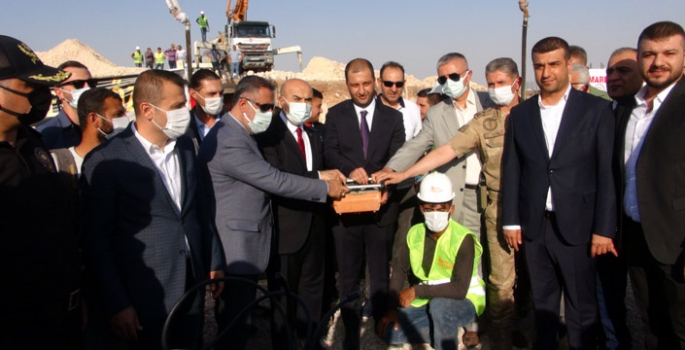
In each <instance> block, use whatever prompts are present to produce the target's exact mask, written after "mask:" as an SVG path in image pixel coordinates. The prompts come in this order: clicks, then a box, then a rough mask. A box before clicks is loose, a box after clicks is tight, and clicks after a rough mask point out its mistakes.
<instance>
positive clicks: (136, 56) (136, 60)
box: [131, 46, 143, 67]
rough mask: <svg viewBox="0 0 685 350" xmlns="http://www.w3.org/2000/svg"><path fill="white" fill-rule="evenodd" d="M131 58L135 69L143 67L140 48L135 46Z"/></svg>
mask: <svg viewBox="0 0 685 350" xmlns="http://www.w3.org/2000/svg"><path fill="white" fill-rule="evenodd" d="M131 58H133V64H134V65H135V66H136V67H142V66H143V54H142V53H141V52H140V46H136V51H133V53H132V54H131Z"/></svg>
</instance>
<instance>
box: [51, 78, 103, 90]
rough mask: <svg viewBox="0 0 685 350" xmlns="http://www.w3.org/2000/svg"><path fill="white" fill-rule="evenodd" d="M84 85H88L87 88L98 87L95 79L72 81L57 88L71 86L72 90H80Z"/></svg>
mask: <svg viewBox="0 0 685 350" xmlns="http://www.w3.org/2000/svg"><path fill="white" fill-rule="evenodd" d="M86 84H88V86H89V87H91V88H96V87H97V86H98V81H97V80H96V79H85V80H84V79H81V80H72V81H68V82H66V83H63V84H60V85H59V86H65V85H73V86H74V88H76V89H82V88H83V87H84V86H85V85H86Z"/></svg>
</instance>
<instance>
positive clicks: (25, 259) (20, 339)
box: [0, 126, 81, 349]
mask: <svg viewBox="0 0 685 350" xmlns="http://www.w3.org/2000/svg"><path fill="white" fill-rule="evenodd" d="M0 165H1V166H0V203H2V210H0V269H1V270H2V272H1V273H0V275H1V276H2V282H3V288H0V310H2V313H1V314H0V329H2V331H0V334H3V333H4V334H3V335H1V336H0V348H17V347H22V346H30V347H33V346H35V348H42V346H40V345H41V344H42V345H45V346H46V348H47V347H50V348H74V349H75V348H77V347H78V346H79V342H80V335H79V333H80V332H79V331H80V309H79V308H78V305H79V282H80V281H79V280H80V272H81V260H80V252H79V247H78V235H77V224H76V217H75V216H76V213H77V208H76V203H75V202H74V200H73V199H74V198H73V197H71V196H70V191H69V188H68V187H67V186H66V185H65V184H64V183H63V182H62V181H63V180H62V178H61V177H60V176H59V175H58V173H57V171H56V168H55V165H54V164H53V162H52V157H51V156H50V153H48V151H47V149H46V148H45V146H44V145H43V143H42V142H41V140H40V134H39V133H38V132H37V131H35V130H33V129H31V128H30V127H27V126H21V127H20V128H19V129H18V131H17V139H16V141H15V143H14V145H11V144H10V143H8V142H0ZM31 335H35V336H37V337H32V336H31Z"/></svg>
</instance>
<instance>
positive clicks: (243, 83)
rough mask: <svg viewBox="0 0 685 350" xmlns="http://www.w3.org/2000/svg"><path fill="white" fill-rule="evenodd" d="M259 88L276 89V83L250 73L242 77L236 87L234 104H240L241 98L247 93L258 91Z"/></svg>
mask: <svg viewBox="0 0 685 350" xmlns="http://www.w3.org/2000/svg"><path fill="white" fill-rule="evenodd" d="M259 89H269V90H271V91H274V89H275V88H274V85H273V84H272V83H271V82H270V81H268V80H266V79H264V78H262V77H260V76H257V75H250V76H247V77H245V78H242V79H240V82H238V85H237V86H236V87H235V95H233V104H234V105H235V104H238V101H240V99H241V98H243V97H244V96H243V95H244V94H246V93H256V92H258V91H259Z"/></svg>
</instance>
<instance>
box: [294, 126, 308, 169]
mask: <svg viewBox="0 0 685 350" xmlns="http://www.w3.org/2000/svg"><path fill="white" fill-rule="evenodd" d="M296 132H297V145H298V146H300V152H302V158H304V162H305V164H306V163H307V152H306V151H305V150H304V139H302V128H297V131H296Z"/></svg>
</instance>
